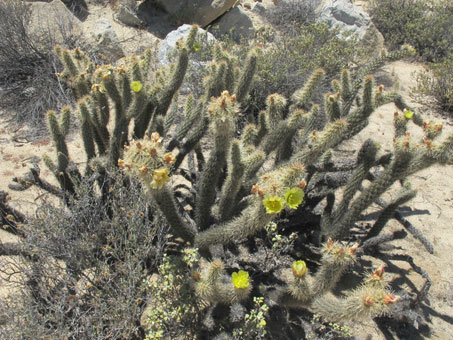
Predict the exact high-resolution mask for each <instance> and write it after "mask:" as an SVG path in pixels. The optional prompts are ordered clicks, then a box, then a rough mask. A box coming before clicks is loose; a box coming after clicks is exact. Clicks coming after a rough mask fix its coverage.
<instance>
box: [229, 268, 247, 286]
mask: <svg viewBox="0 0 453 340" xmlns="http://www.w3.org/2000/svg"><path fill="white" fill-rule="evenodd" d="M231 278H232V281H233V284H234V286H235V287H236V288H239V289H241V288H247V287H248V286H249V285H250V281H249V273H248V272H246V271H244V270H240V271H239V272H234V273H233V274H231Z"/></svg>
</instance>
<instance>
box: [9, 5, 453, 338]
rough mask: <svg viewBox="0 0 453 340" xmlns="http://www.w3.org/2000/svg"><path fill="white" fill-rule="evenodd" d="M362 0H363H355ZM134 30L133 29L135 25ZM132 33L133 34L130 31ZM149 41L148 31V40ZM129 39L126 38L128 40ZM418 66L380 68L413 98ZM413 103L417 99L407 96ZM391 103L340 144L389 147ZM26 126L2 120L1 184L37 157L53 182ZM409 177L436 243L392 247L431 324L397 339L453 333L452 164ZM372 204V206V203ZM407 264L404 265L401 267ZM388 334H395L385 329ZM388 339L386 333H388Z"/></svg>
mask: <svg viewBox="0 0 453 340" xmlns="http://www.w3.org/2000/svg"><path fill="white" fill-rule="evenodd" d="M359 3H361V1H359ZM111 15H112V14H111V11H109V9H108V8H107V7H97V9H96V10H95V11H92V14H90V16H88V18H87V19H86V20H85V25H86V26H87V27H90V25H91V24H92V23H93V22H94V21H95V19H96V17H99V16H105V17H107V18H109V19H111V18H112V16H111ZM113 26H114V28H115V30H116V31H117V33H118V34H119V36H120V39H121V40H122V41H123V43H124V44H125V46H126V47H125V50H126V51H127V52H129V51H130V50H131V49H132V48H133V47H132V46H133V41H134V40H135V38H134V35H133V34H132V31H131V29H129V28H124V27H123V26H120V25H119V24H117V23H115V22H113ZM133 31H135V30H133ZM135 32H136V31H135ZM131 34H132V35H131ZM147 39H149V41H152V40H153V39H152V37H147V38H146V40H147ZM128 40H129V41H131V44H127V41H128ZM420 70H422V66H421V65H418V64H413V63H407V62H403V61H398V62H394V63H392V64H390V65H388V66H386V67H385V68H384V71H385V72H386V73H387V75H388V76H389V77H390V78H392V79H393V80H394V81H397V82H398V83H399V88H400V93H401V94H402V95H403V96H404V97H405V98H406V100H407V101H409V102H411V99H410V97H409V92H410V88H411V87H412V86H414V85H415V79H414V72H417V71H420ZM411 103H412V104H413V105H414V106H417V104H416V103H413V102H411ZM395 109H396V108H395V106H394V105H393V104H388V105H385V106H383V107H381V108H380V109H378V110H377V111H376V112H374V113H373V116H372V117H371V120H370V124H369V126H368V127H367V128H366V129H365V130H364V131H362V133H361V134H360V135H359V136H357V137H356V138H354V140H351V141H349V142H348V143H347V144H346V145H344V146H341V149H348V150H352V149H357V148H359V147H360V145H361V144H362V142H363V141H364V140H366V139H367V138H373V139H374V140H376V141H377V142H378V143H380V144H381V146H382V149H383V150H392V139H393V125H392V121H393V113H394V111H395ZM422 112H423V115H424V116H425V118H427V119H433V120H435V121H442V122H443V123H444V133H443V134H444V136H445V135H447V134H448V133H453V126H452V123H451V120H450V121H448V120H446V119H442V118H441V117H440V116H439V115H438V114H436V113H434V112H426V111H422ZM417 129H418V128H416V127H415V126H411V132H412V131H413V134H414V136H417V135H418V133H417ZM26 135H27V133H26V129H25V128H22V129H19V130H17V128H14V127H12V126H10V125H8V124H7V123H6V122H5V121H0V190H8V188H7V186H8V184H9V183H11V179H12V178H13V177H14V176H20V175H23V174H25V173H26V172H27V169H28V167H29V166H30V164H31V163H32V162H33V161H37V160H38V164H39V166H40V167H41V169H42V174H43V177H44V178H46V179H48V180H49V181H51V182H55V180H54V179H53V178H52V176H51V174H50V172H49V171H48V170H47V169H46V168H45V166H44V165H43V164H42V161H40V159H41V157H42V154H44V153H47V154H49V155H50V156H51V157H52V158H54V157H55V149H54V147H53V145H52V142H51V140H50V138H49V137H42V138H40V139H37V140H33V141H29V140H27V139H26V138H24V136H26ZM68 142H69V152H70V155H71V158H72V159H73V160H74V161H75V162H76V163H78V164H80V165H83V163H84V157H85V156H84V152H83V146H82V142H81V141H80V137H79V136H78V134H77V133H73V134H71V135H70V136H69V138H68ZM410 181H411V183H412V186H413V188H415V189H417V190H418V194H417V196H416V197H415V198H414V199H413V200H412V201H411V202H410V203H409V204H408V205H407V209H406V210H405V217H406V218H407V219H408V220H409V221H410V222H411V223H413V224H414V226H416V227H417V228H418V229H419V230H420V231H421V232H423V234H424V235H425V236H426V237H427V239H428V240H429V241H431V242H432V244H433V245H434V247H435V252H434V254H429V253H428V252H427V251H426V250H425V249H424V247H423V246H422V245H421V244H420V242H419V241H418V240H416V239H414V238H413V237H412V236H411V235H409V236H408V237H406V238H405V239H404V240H402V241H397V242H394V244H395V245H396V246H397V250H396V251H395V250H393V251H392V252H391V253H397V254H409V255H410V256H412V257H413V259H414V262H415V264H417V265H418V266H420V267H421V268H423V269H424V270H426V271H427V273H428V274H429V276H430V277H431V279H432V281H433V285H432V287H431V290H430V293H429V296H428V297H429V304H428V303H427V304H426V306H425V308H424V312H425V313H426V316H427V324H428V326H429V328H430V329H431V332H430V333H427V332H426V328H423V327H421V328H420V331H419V332H418V331H417V330H415V329H414V328H413V327H411V326H409V325H406V326H403V327H407V329H408V335H401V334H404V332H401V330H400V332H399V334H400V335H399V336H396V335H395V339H438V340H443V339H449V338H452V337H453V264H452V263H453V253H452V251H451V249H452V248H453V233H452V232H451V230H452V220H453V166H451V165H447V166H433V167H431V168H429V169H427V170H424V171H421V172H419V173H417V174H415V175H413V176H411V178H410ZM9 192H10V197H11V201H10V204H11V205H12V206H14V207H16V208H18V209H20V210H21V211H25V212H27V213H29V214H33V213H34V209H35V208H36V207H37V206H39V204H40V201H41V200H43V199H46V196H47V195H46V193H44V192H42V190H39V189H37V188H31V189H29V190H27V191H24V192H18V191H10V190H9ZM392 193H393V191H391V192H390V193H388V194H386V196H385V198H386V199H387V200H389V199H390V198H391V196H392ZM371 210H372V209H371ZM398 229H402V227H401V225H399V223H398V222H396V221H394V220H392V221H391V222H390V223H389V224H388V225H387V226H386V227H385V230H398ZM12 240H14V237H13V236H11V235H9V234H7V233H6V232H4V231H3V230H0V241H1V242H10V241H12ZM382 261H383V262H385V261H389V263H391V264H394V265H395V266H397V267H398V268H399V270H395V271H394V272H392V271H391V270H390V271H389V274H388V275H389V276H390V277H392V278H398V276H399V275H400V276H401V280H402V281H403V282H404V284H403V286H405V287H406V288H407V290H408V291H414V290H415V291H416V290H418V289H420V288H421V287H422V286H423V283H424V279H423V278H422V277H421V276H420V275H419V274H417V273H416V272H415V271H413V270H411V269H410V265H409V264H408V263H407V262H405V261H400V260H394V259H391V258H390V257H389V258H387V259H385V258H384V259H382ZM404 270H407V271H404ZM1 284H2V283H1V282H0V296H4V295H5V294H7V292H8V290H7V289H6V287H5V286H1ZM351 326H352V327H353V331H354V332H355V334H357V335H358V336H359V338H360V339H362V338H363V339H365V337H366V335H367V334H371V335H372V336H373V339H375V340H377V339H385V337H384V335H383V333H382V331H381V330H379V329H378V327H377V325H376V324H375V323H374V322H372V321H369V322H365V323H354V324H353V325H351ZM388 332H389V334H394V331H393V330H390V329H389V331H388ZM389 338H390V339H391V337H389V335H387V339H389Z"/></svg>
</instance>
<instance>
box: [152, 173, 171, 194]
mask: <svg viewBox="0 0 453 340" xmlns="http://www.w3.org/2000/svg"><path fill="white" fill-rule="evenodd" d="M167 182H170V178H169V177H168V169H165V168H162V169H157V170H154V172H153V181H152V183H151V187H152V188H153V189H160V188H162V187H163V185H164V184H165V183H167Z"/></svg>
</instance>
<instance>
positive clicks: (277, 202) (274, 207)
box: [263, 196, 285, 214]
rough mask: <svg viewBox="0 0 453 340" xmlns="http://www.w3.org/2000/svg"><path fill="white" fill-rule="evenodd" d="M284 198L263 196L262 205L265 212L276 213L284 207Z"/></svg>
mask: <svg viewBox="0 0 453 340" xmlns="http://www.w3.org/2000/svg"><path fill="white" fill-rule="evenodd" d="M284 203H285V200H284V199H283V198H281V197H278V196H272V197H270V196H265V197H264V199H263V205H264V206H265V208H266V214H278V213H279V212H280V211H282V210H283V208H284Z"/></svg>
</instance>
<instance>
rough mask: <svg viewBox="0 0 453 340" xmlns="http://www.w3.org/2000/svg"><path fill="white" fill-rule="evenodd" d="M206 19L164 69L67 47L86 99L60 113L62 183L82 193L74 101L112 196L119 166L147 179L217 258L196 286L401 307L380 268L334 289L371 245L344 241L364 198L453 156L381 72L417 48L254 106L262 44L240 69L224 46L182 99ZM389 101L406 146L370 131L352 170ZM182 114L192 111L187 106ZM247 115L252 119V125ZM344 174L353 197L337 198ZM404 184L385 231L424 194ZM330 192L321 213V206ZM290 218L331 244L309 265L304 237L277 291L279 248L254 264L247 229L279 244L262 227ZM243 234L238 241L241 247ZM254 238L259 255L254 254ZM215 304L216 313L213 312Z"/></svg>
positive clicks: (56, 133)
mask: <svg viewBox="0 0 453 340" xmlns="http://www.w3.org/2000/svg"><path fill="white" fill-rule="evenodd" d="M196 31H197V29H196V28H194V29H192V31H191V33H190V35H189V37H188V39H187V40H186V41H185V42H183V43H179V51H178V57H177V60H176V63H175V64H174V65H173V66H171V67H169V68H168V69H164V70H159V71H158V72H156V73H155V74H152V75H151V74H150V72H149V69H150V67H149V66H150V52H146V53H145V54H144V55H142V56H132V57H129V58H125V59H123V60H122V61H121V63H120V65H118V66H113V65H102V66H100V67H98V68H95V67H94V66H93V64H92V63H91V62H89V60H88V59H87V57H86V56H85V54H83V53H82V52H81V51H80V50H74V51H68V50H64V49H61V48H57V54H58V56H59V57H60V59H61V61H62V63H63V65H64V67H65V69H64V71H63V72H62V74H61V78H62V79H63V80H65V81H67V82H68V83H69V85H70V86H71V87H72V88H73V89H74V93H75V95H76V97H77V99H78V102H77V106H76V107H75V108H73V109H69V108H65V109H63V111H62V121H61V122H60V123H59V122H58V120H57V119H56V113H55V112H50V113H49V115H48V116H49V126H50V129H51V132H52V136H53V139H54V141H55V144H56V146H57V152H58V153H57V159H58V160H57V165H53V163H52V162H51V161H48V162H47V163H48V164H49V166H50V167H51V168H52V170H53V171H54V173H55V175H56V176H57V177H58V179H59V181H60V186H61V189H63V190H64V191H65V192H70V193H71V192H74V190H73V187H74V185H76V181H74V179H73V177H74V173H75V172H70V171H69V170H68V164H69V154H68V152H67V147H66V144H65V136H66V134H67V132H68V128H69V123H68V122H69V115H70V113H71V112H74V113H77V114H78V116H79V118H80V121H81V132H82V137H83V141H84V146H85V151H86V154H87V160H88V167H87V170H86V172H85V175H86V176H88V175H89V176H91V175H93V174H95V175H96V176H95V177H96V178H97V179H98V183H99V184H101V186H100V187H101V190H102V193H103V195H104V196H103V197H106V202H108V199H107V197H108V190H107V189H108V183H109V177H108V169H109V168H114V167H120V168H121V169H123V170H124V171H125V172H126V173H127V174H129V175H130V176H131V178H132V179H131V180H138V181H140V182H141V184H142V185H143V188H144V189H145V190H146V191H147V193H148V195H149V198H150V202H152V205H153V206H155V207H157V208H158V210H159V211H160V212H161V213H162V214H163V215H164V216H165V218H166V221H167V223H168V225H169V227H170V228H171V229H170V230H171V233H172V234H174V235H175V236H178V237H179V238H181V239H182V240H183V244H185V245H190V246H193V247H197V248H199V251H200V254H201V255H202V257H203V258H204V260H203V261H201V263H200V264H199V265H198V267H197V268H196V269H195V270H194V275H193V279H192V282H191V287H192V288H193V291H194V292H195V293H196V294H197V296H198V297H199V299H200V300H202V301H203V302H204V303H207V304H210V305H211V307H212V306H219V307H218V308H220V309H222V308H225V306H229V305H232V304H237V303H244V305H247V302H250V298H251V296H253V297H255V298H256V297H257V296H258V293H260V294H261V293H262V295H263V296H264V297H265V298H266V299H270V300H272V301H274V302H275V301H277V303H280V304H281V305H282V306H285V307H287V306H292V307H296V308H308V309H311V310H313V311H317V312H319V313H321V314H323V315H325V316H327V317H331V318H334V319H339V320H342V319H351V318H361V317H370V316H371V317H373V316H376V315H381V314H384V313H387V312H389V311H390V307H391V305H393V304H394V303H396V302H397V301H398V298H397V297H395V296H394V295H392V293H391V292H390V291H389V290H387V288H386V286H385V284H383V283H382V282H383V281H382V274H380V273H381V272H379V271H376V272H374V273H373V274H372V275H371V276H369V277H368V278H367V279H366V281H365V283H364V284H363V285H361V286H359V287H358V288H357V289H355V290H353V291H351V292H350V293H348V295H347V296H346V297H345V298H343V299H336V298H330V297H328V295H327V294H329V292H330V291H331V290H332V289H333V288H334V287H335V285H336V284H337V283H338V281H339V280H340V278H341V277H342V276H343V275H344V274H345V273H346V271H347V270H348V268H349V267H350V265H351V264H352V263H354V262H355V261H359V259H358V258H357V252H358V247H359V244H354V245H352V246H349V245H346V244H343V243H341V242H340V241H341V240H342V239H343V238H344V237H345V236H347V235H348V234H349V232H350V230H351V228H352V227H353V226H354V225H355V222H356V221H357V220H358V219H359V217H360V214H361V213H362V212H363V211H364V209H366V208H367V207H369V206H370V205H371V204H372V203H373V202H374V201H376V200H377V199H378V198H379V197H380V196H381V195H382V194H383V193H384V192H385V191H386V190H387V189H388V188H390V186H391V185H393V184H394V183H395V182H398V181H402V182H404V181H405V178H406V177H407V176H409V175H411V174H413V173H415V172H416V171H419V170H421V169H424V168H426V167H428V166H430V165H432V164H435V163H441V164H445V163H447V162H448V161H449V160H451V159H452V156H453V154H452V150H453V148H452V146H453V136H450V137H448V138H447V139H446V140H445V141H444V142H441V143H438V142H436V140H435V139H436V138H437V137H438V136H439V134H440V133H441V130H442V127H441V126H440V125H437V124H435V123H432V122H424V121H423V118H422V116H421V115H420V114H419V113H418V112H415V110H413V109H412V108H410V107H408V106H407V105H406V104H405V103H404V101H403V100H402V98H401V97H400V96H398V95H397V94H396V93H394V92H385V91H384V88H383V87H378V88H377V89H375V84H374V79H373V77H372V76H371V75H369V73H371V72H372V71H374V69H376V68H377V67H379V66H381V65H382V64H383V63H384V62H385V61H388V60H393V59H395V58H399V57H401V56H404V55H407V54H408V52H407V51H401V52H395V53H392V54H389V55H386V56H383V57H382V58H380V59H378V60H377V61H375V62H372V63H370V64H369V65H368V66H367V68H366V69H365V71H366V72H364V73H363V74H362V73H359V74H358V75H355V76H353V75H351V74H350V72H349V71H348V70H344V71H343V72H342V75H341V80H340V81H334V82H333V83H332V92H331V93H329V94H327V95H326V96H325V97H324V98H325V102H324V105H319V103H315V102H313V95H314V93H316V91H317V88H318V86H319V84H320V83H321V81H322V79H323V77H324V73H325V72H324V71H323V70H322V69H319V70H316V71H315V72H314V73H313V75H312V76H311V78H310V79H309V80H308V82H307V84H306V85H305V86H303V87H302V88H301V89H300V90H297V91H296V92H295V93H294V94H293V95H292V96H291V97H290V98H284V97H283V96H281V95H279V94H272V95H270V96H269V97H268V99H267V101H266V110H264V111H263V112H261V113H259V114H258V116H257V117H254V116H252V115H250V114H249V113H250V112H247V110H246V108H245V107H244V105H243V104H244V100H245V98H246V97H247V95H248V91H249V88H250V85H251V83H252V82H253V79H254V73H255V69H256V65H257V63H258V62H259V57H258V54H257V53H256V52H255V51H252V52H251V54H250V56H249V58H248V60H247V62H246V63H245V65H244V67H242V68H240V67H239V66H238V65H240V62H239V61H237V60H235V58H234V57H232V56H231V55H229V54H228V53H227V52H226V51H223V50H222V49H221V48H220V47H218V48H217V49H216V52H215V57H214V60H213V61H212V62H211V63H210V64H209V66H208V73H209V75H208V76H207V78H206V80H205V84H206V89H205V93H204V94H203V95H201V96H200V97H199V98H194V97H192V96H189V97H188V98H187V99H186V103H185V107H184V108H179V103H178V102H177V100H176V98H177V92H178V89H179V87H180V86H181V84H182V82H183V79H184V76H185V73H186V69H187V65H188V58H189V53H190V52H191V51H192V50H193V44H194V41H195V40H194V39H195V36H196ZM389 102H394V103H395V104H396V108H397V109H398V110H399V111H398V113H397V114H396V115H395V119H394V122H395V143H394V151H393V153H392V154H387V155H379V147H378V145H377V144H376V143H375V142H373V141H372V140H368V141H366V142H365V143H364V145H363V146H362V147H361V149H360V151H359V153H358V156H357V159H356V160H355V159H350V158H347V159H346V163H347V165H348V167H346V170H343V169H342V168H341V162H338V163H336V162H337V159H338V158H344V157H342V156H341V155H340V156H339V153H337V152H335V150H336V148H337V147H338V146H339V145H340V144H341V143H342V142H344V141H347V140H349V139H351V138H352V137H353V136H355V135H356V134H358V133H359V132H360V131H361V130H362V129H363V128H364V127H365V126H366V125H367V123H368V118H369V116H370V115H371V114H372V113H373V112H374V111H375V110H376V108H378V107H379V106H381V105H383V104H386V103H389ZM181 111H183V112H182V113H181ZM178 115H181V116H182V117H183V119H176V118H177V116H178ZM247 116H248V117H247ZM245 117H247V118H248V120H249V121H248V124H246V125H245V124H243V122H244V118H245ZM322 122H325V124H323V123H322ZM412 122H413V123H415V125H417V126H419V127H421V128H423V129H424V135H425V136H424V139H423V140H422V141H414V140H413V139H412V137H411V136H410V134H409V133H408V130H409V128H410V127H411V124H412ZM244 125H245V127H244ZM206 141H208V142H206ZM206 149H209V150H206ZM205 157H207V159H205ZM377 167H382V168H383V170H382V171H381V172H380V173H379V174H378V175H377V176H375V177H374V178H373V180H372V182H371V184H370V185H369V186H368V187H367V188H366V189H364V190H363V191H362V192H361V193H360V194H357V192H358V191H359V190H362V182H363V181H364V180H365V179H370V178H372V176H371V174H370V170H371V169H373V168H377ZM337 173H339V176H337V177H336V176H335V175H336V174H337ZM332 174H333V175H332ZM330 175H332V176H331V177H329V176H330ZM71 176H72V177H71ZM78 176H79V177H82V176H81V175H80V174H78ZM76 177H77V176H76ZM331 178H333V179H331ZM36 183H37V184H38V185H39V182H36ZM125 185H127V184H125ZM341 187H344V190H342V192H343V196H342V199H341V200H337V202H338V201H339V203H337V204H335V202H336V199H335V198H336V197H335V195H336V192H337V190H338V189H340V188H341ZM106 188H107V189H106ZM403 189H404V190H402V192H401V195H399V196H398V197H397V198H396V199H395V201H394V202H392V203H391V204H390V205H388V206H387V207H386V208H385V209H383V211H382V215H381V216H382V217H381V218H379V219H378V221H377V222H376V225H375V228H373V233H374V235H373V236H377V234H378V233H379V231H380V230H382V227H383V226H384V225H385V223H386V222H387V221H388V219H389V218H390V217H391V216H392V214H393V212H394V211H395V209H397V207H398V206H399V205H400V204H402V203H404V202H406V201H407V200H408V199H410V198H411V197H413V195H414V192H413V191H412V190H411V189H410V188H409V187H408V186H406V185H405V186H404V188H403ZM93 194H96V190H93ZM324 200H325V201H326V204H325V208H324V211H323V212H322V213H321V212H320V211H321V210H320V209H319V208H318V207H319V206H320V205H319V203H321V202H322V201H324ZM320 214H321V215H320ZM279 218H282V221H285V223H286V224H287V227H288V228H289V229H291V231H292V232H294V233H295V234H296V235H297V236H295V238H297V240H296V241H297V242H294V244H298V246H300V245H301V243H304V242H309V240H313V241H314V242H315V243H316V245H318V246H319V244H320V243H321V241H322V238H324V240H325V239H328V241H327V242H326V243H325V244H324V246H323V247H322V250H321V252H322V257H321V261H320V262H319V263H320V264H319V266H318V268H317V270H316V271H313V272H314V274H311V273H310V270H309V269H308V263H309V259H306V261H307V263H305V262H304V261H302V260H300V259H298V258H296V255H295V254H298V253H299V251H298V250H297V249H293V251H292V253H288V254H286V257H285V258H282V260H281V261H275V263H277V264H278V266H281V265H282V263H287V262H288V257H292V258H293V260H294V261H295V262H294V263H293V265H292V275H289V276H288V275H286V276H285V275H283V276H282V277H281V278H279V279H283V280H280V282H282V283H281V284H280V285H279V286H278V287H273V288H275V289H273V291H274V292H275V294H277V296H276V297H275V296H274V297H272V296H271V295H272V294H274V293H272V294H271V293H268V292H266V291H265V290H263V289H262V286H263V285H264V283H266V284H267V280H268V279H269V278H272V277H273V276H274V273H275V272H277V270H276V268H275V267H274V268H272V269H268V270H266V271H265V270H264V269H263V268H268V267H269V266H271V265H272V264H271V262H272V263H273V262H274V261H268V262H266V261H265V260H263V259H256V258H255V260H256V261H257V263H258V264H257V265H256V266H252V265H248V267H247V268H243V267H241V266H245V264H246V263H247V261H246V260H244V258H245V259H250V258H253V257H254V254H253V250H250V249H253V247H252V246H249V245H248V244H247V243H245V242H244V241H245V240H247V239H249V240H251V241H256V240H260V242H256V243H255V247H257V248H260V249H262V248H263V247H266V245H265V242H264V241H262V235H260V233H261V234H265V233H262V231H263V230H264V229H265V226H266V225H267V224H268V223H269V222H271V221H274V220H277V219H279ZM285 223H283V224H285ZM316 235H318V236H319V237H316ZM231 244H233V245H235V247H231V248H232V249H230V248H229V246H230V245H231ZM238 248H239V250H238ZM246 248H247V249H248V250H247V249H246ZM244 249H245V250H244ZM247 251H248V252H249V254H248V256H246V255H244V253H247ZM250 252H252V254H250ZM263 253H266V252H265V251H263V252H262V254H263ZM255 257H259V256H255ZM213 258H215V259H214V260H213ZM220 258H221V259H222V260H220ZM244 269H246V270H244ZM280 269H281V268H280ZM227 273H229V274H227ZM252 278H253V281H254V282H255V286H254V287H253V285H252V283H251V282H252ZM212 308H214V307H212ZM212 308H211V309H210V312H206V314H207V316H209V315H210V317H211V319H213V318H214V316H213V315H211V314H213V313H212ZM208 314H209V315H208ZM219 314H220V315H223V314H222V313H219ZM224 314H225V313H224ZM226 314H228V313H226ZM223 321H224V320H223ZM223 321H222V322H223ZM208 323H209V322H208ZM209 324H212V323H209Z"/></svg>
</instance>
